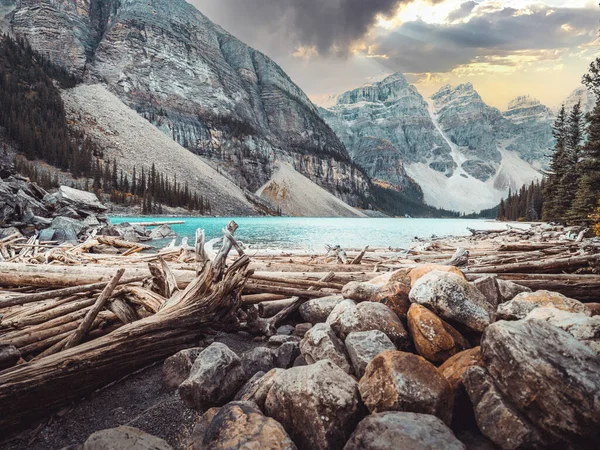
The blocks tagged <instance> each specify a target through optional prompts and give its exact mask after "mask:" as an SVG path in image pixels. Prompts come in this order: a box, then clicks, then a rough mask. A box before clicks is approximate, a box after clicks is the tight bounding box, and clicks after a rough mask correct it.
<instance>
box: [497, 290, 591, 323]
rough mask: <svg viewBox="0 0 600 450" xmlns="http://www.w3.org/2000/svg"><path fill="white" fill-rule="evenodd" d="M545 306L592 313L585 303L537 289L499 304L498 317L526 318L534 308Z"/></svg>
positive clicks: (502, 318)
mask: <svg viewBox="0 0 600 450" xmlns="http://www.w3.org/2000/svg"><path fill="white" fill-rule="evenodd" d="M543 307H553V308H556V309H560V310H562V311H569V312H574V313H582V314H585V315H587V316H590V315H591V313H590V311H589V310H588V309H587V308H586V307H585V305H584V304H583V303H581V302H580V301H578V300H574V299H572V298H568V297H565V296H564V295H562V294H559V293H558V292H550V291H537V292H524V293H521V294H519V295H517V296H516V297H515V298H513V299H512V300H511V301H509V302H506V303H503V304H501V305H500V306H498V319H501V320H518V319H524V318H525V317H527V314H529V313H530V312H531V311H533V310H534V309H536V308H543Z"/></svg>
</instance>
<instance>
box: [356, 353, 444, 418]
mask: <svg viewBox="0 0 600 450" xmlns="http://www.w3.org/2000/svg"><path fill="white" fill-rule="evenodd" d="M359 390H360V394H361V397H362V399H363V402H364V403H365V405H366V406H367V408H369V411H371V412H372V413H379V412H383V411H403V412H414V413H422V414H432V415H434V416H437V417H439V418H440V419H442V420H443V421H444V422H445V423H446V424H448V425H449V424H450V423H451V420H452V406H453V402H454V393H453V392H452V388H451V387H450V384H449V383H448V382H447V381H446V379H445V378H444V377H443V376H442V375H441V374H440V373H439V372H438V370H437V369H436V368H435V366H433V364H431V363H430V362H429V361H427V360H426V359H424V358H422V357H421V356H417V355H414V354H412V353H404V352H397V351H387V352H384V353H381V354H380V355H378V356H376V357H375V358H374V359H373V360H372V361H371V362H370V363H369V365H368V366H367V369H366V371H365V375H364V376H363V377H362V378H361V380H360V382H359Z"/></svg>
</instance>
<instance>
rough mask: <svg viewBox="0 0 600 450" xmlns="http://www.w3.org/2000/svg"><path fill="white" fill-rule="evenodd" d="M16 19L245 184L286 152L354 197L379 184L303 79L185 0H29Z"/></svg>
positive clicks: (58, 55) (259, 178) (40, 47)
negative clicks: (301, 84) (371, 182)
mask: <svg viewBox="0 0 600 450" xmlns="http://www.w3.org/2000/svg"><path fill="white" fill-rule="evenodd" d="M3 1H5V2H6V1H10V0H3ZM10 22H11V30H12V32H13V33H15V34H17V35H20V36H25V37H27V39H28V40H29V42H30V43H31V45H32V46H33V48H34V49H36V50H37V51H39V52H40V53H41V54H43V55H47V56H48V57H49V58H50V59H51V60H52V61H53V62H55V63H58V64H61V65H63V66H65V67H67V68H69V70H70V71H71V72H72V73H74V74H77V75H78V76H79V77H81V78H82V79H83V80H85V81H86V82H88V83H97V82H101V83H105V84H106V85H107V87H108V89H109V90H110V91H111V92H113V93H114V94H116V95H117V96H118V97H119V98H120V99H121V100H122V101H123V102H124V103H125V104H126V105H128V106H129V107H131V108H133V109H134V110H136V111H137V112H138V113H139V114H141V115H142V116H143V117H145V118H147V119H148V120H150V121H151V122H152V123H154V124H155V125H157V126H158V127H159V128H160V129H161V130H162V131H163V132H164V133H165V134H167V135H169V136H171V137H172V138H173V139H174V140H175V141H177V142H178V143H179V144H181V145H182V146H183V147H186V148H188V149H189V150H192V151H193V152H195V153H197V154H199V155H202V156H204V157H206V158H207V159H209V160H210V161H211V163H212V164H213V165H215V166H216V165H218V166H220V167H221V168H223V169H224V170H226V171H227V172H228V174H229V175H230V176H231V177H232V178H233V179H234V180H235V182H236V183H237V184H238V185H239V186H241V187H242V188H247V189H249V190H251V191H256V190H257V189H259V188H260V187H261V186H262V185H263V184H265V183H266V182H267V181H268V180H269V179H270V178H271V175H272V174H273V170H274V164H273V162H274V161H275V160H278V161H284V162H287V163H289V164H291V165H292V166H293V167H294V168H295V169H296V170H297V171H299V172H300V173H302V174H304V175H305V176H307V177H308V178H310V179H311V180H312V181H314V182H316V183H317V184H319V185H320V186H322V187H324V188H326V189H327V190H328V191H330V192H332V193H334V194H335V195H337V196H338V197H340V198H342V199H344V200H345V201H347V202H350V203H352V204H355V205H357V204H360V203H362V201H363V198H364V197H365V196H368V194H369V182H368V178H367V177H366V176H365V174H364V173H362V171H361V170H360V169H358V168H357V166H356V165H355V164H354V163H353V162H352V160H351V158H350V157H349V155H348V153H347V152H346V150H345V148H344V145H343V144H342V143H341V142H340V140H339V139H338V138H337V137H336V135H335V134H334V133H333V131H332V130H331V129H330V128H329V127H328V126H327V125H326V124H325V122H324V121H323V120H322V119H321V117H320V116H319V114H318V111H317V109H316V107H315V106H314V105H313V104H312V103H311V102H310V100H309V99H308V98H307V97H306V95H305V94H304V93H303V92H302V90H301V89H300V88H298V87H297V86H296V85H295V84H294V83H293V82H292V81H291V80H290V79H289V77H288V76H287V75H286V74H285V73H284V72H283V71H282V70H281V68H280V67H279V66H277V64H275V63H274V62H273V61H272V60H270V59H269V58H268V57H266V56H265V55H263V54H261V53H260V52H258V51H255V50H253V49H251V48H249V47H248V46H246V45H245V44H243V43H242V42H240V41H239V40H237V39H236V38H235V37H233V36H232V35H230V34H229V33H227V32H226V31H225V30H223V29H222V28H220V27H219V26H217V25H215V24H214V23H212V22H211V21H210V20H209V19H208V18H206V17H205V16H204V15H203V14H202V13H200V12H199V11H197V10H196V9H195V8H194V7H193V6H191V5H190V4H188V3H186V2H185V1H184V0H171V1H168V2H167V1H161V0H41V1H40V0H21V1H19V2H18V5H17V8H16V10H15V11H14V12H13V13H12V15H11V17H10Z"/></svg>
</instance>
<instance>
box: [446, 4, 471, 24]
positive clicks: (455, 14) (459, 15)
mask: <svg viewBox="0 0 600 450" xmlns="http://www.w3.org/2000/svg"><path fill="white" fill-rule="evenodd" d="M475 6H477V3H475V2H474V1H470V2H465V3H463V4H461V5H460V7H459V8H458V9H457V10H455V11H452V12H451V13H450V14H448V20H450V21H455V20H459V19H464V18H465V17H467V16H468V15H469V14H471V12H472V11H473V8H475Z"/></svg>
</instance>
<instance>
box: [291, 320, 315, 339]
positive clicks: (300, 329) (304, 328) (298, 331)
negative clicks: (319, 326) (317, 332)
mask: <svg viewBox="0 0 600 450" xmlns="http://www.w3.org/2000/svg"><path fill="white" fill-rule="evenodd" d="M312 327H313V324H312V323H299V324H298V325H296V328H294V333H293V334H294V336H298V337H301V338H303V337H304V336H305V335H306V333H308V331H309V330H310V329H311V328H312Z"/></svg>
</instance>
